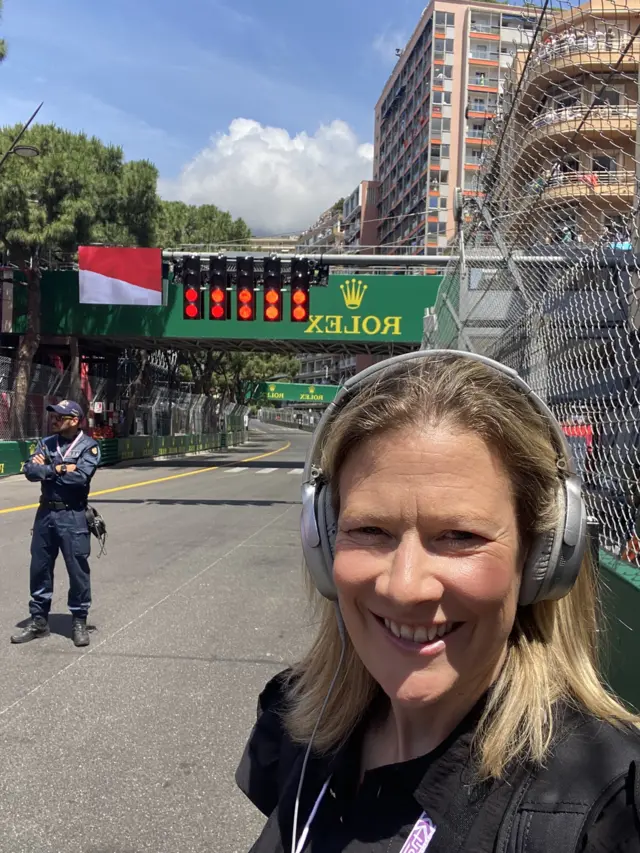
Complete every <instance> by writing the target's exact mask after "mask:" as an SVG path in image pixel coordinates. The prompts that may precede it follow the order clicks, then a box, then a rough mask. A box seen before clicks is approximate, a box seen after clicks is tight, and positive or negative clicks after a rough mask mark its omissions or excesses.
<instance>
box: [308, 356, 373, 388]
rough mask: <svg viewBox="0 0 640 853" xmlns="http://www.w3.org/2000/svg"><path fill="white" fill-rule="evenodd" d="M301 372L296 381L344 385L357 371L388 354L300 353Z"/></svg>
mask: <svg viewBox="0 0 640 853" xmlns="http://www.w3.org/2000/svg"><path fill="white" fill-rule="evenodd" d="M297 358H298V359H299V361H300V372H299V373H298V377H297V379H296V382H303V383H305V384H307V383H308V384H309V385H311V384H313V385H342V384H343V383H344V382H346V381H347V379H349V378H350V377H352V376H355V374H356V373H360V371H361V370H364V369H365V367H370V366H371V365H372V364H375V363H376V362H377V361H382V360H384V359H385V358H387V356H386V355H366V354H365V353H359V354H358V355H350V354H348V353H345V354H341V355H327V354H326V353H316V354H315V355H313V354H308V353H305V354H304V355H299V356H297Z"/></svg>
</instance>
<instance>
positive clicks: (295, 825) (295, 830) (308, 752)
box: [291, 602, 346, 853]
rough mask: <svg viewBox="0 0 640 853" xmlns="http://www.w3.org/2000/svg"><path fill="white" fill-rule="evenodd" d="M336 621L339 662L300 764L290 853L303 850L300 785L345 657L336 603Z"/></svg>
mask: <svg viewBox="0 0 640 853" xmlns="http://www.w3.org/2000/svg"><path fill="white" fill-rule="evenodd" d="M336 619H337V622H338V632H339V634H340V660H339V661H338V666H337V668H336V671H335V673H334V675H333V678H332V679H331V684H330V685H329V689H328V691H327V695H326V696H325V698H324V702H323V703H322V708H320V713H319V714H318V719H317V720H316V724H315V726H314V727H313V731H312V732H311V739H310V740H309V744H308V746H307V749H306V752H305V755H304V761H303V762H302V770H301V772H300V781H299V782H298V790H297V793H296V802H295V806H294V809H293V830H292V833H291V853H302V849H303V848H301V849H300V850H298V847H297V843H298V842H300V841H301V840H302V838H303V836H304V834H305V830H303V831H302V835H301V836H300V838H296V836H297V834H298V813H299V811H300V796H301V794H302V785H303V783H304V777H305V774H306V771H307V764H308V763H309V756H310V755H311V747H312V746H313V741H314V739H315V736H316V733H317V731H318V727H319V725H320V722H321V721H322V718H323V716H324V712H325V711H326V709H327V705H328V704H329V699H330V698H331V694H332V693H333V690H334V688H335V686H336V682H337V680H338V675H340V670H341V669H342V664H343V663H344V656H345V651H346V631H345V626H344V620H343V618H342V613H341V612H340V606H339V605H338V603H337V602H336ZM328 784H329V780H328V779H327V781H326V782H325V785H324V787H323V789H322V792H321V794H320V797H319V798H318V801H317V802H316V805H315V806H314V808H313V811H312V812H311V819H310V821H309V824H308V826H309V825H310V822H311V820H313V818H314V817H315V813H316V809H317V806H318V805H319V804H320V800H321V798H322V795H323V794H324V792H325V791H326V788H327V786H328ZM308 826H307V827H306V828H307V829H308ZM305 840H306V839H305ZM303 846H304V842H303Z"/></svg>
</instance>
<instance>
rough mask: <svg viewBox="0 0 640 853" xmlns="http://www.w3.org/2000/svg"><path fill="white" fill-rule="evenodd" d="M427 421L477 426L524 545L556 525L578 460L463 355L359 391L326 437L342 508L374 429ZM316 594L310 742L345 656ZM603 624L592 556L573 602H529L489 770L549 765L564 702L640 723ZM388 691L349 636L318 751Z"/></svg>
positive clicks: (481, 752) (389, 374)
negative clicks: (619, 679)
mask: <svg viewBox="0 0 640 853" xmlns="http://www.w3.org/2000/svg"><path fill="white" fill-rule="evenodd" d="M426 424H428V425H447V426H451V427H452V428H458V429H464V430H466V431H469V432H471V433H474V434H476V435H478V436H480V437H481V438H482V439H483V440H484V441H485V442H486V444H487V446H488V447H489V448H491V449H492V450H493V452H495V453H496V454H497V455H498V458H500V459H501V460H502V464H503V465H504V467H505V470H506V471H507V473H508V475H509V477H510V480H511V482H512V487H513V493H514V498H515V502H516V512H517V517H518V523H519V528H520V531H519V532H520V539H521V544H522V547H524V548H525V549H526V548H528V547H529V545H530V544H531V541H532V539H533V538H534V537H535V536H536V535H537V534H539V533H542V532H544V531H548V530H551V529H553V528H554V527H555V526H556V524H557V520H558V512H559V508H558V506H557V501H556V493H557V488H558V482H559V477H561V476H562V470H563V469H564V468H565V467H566V466H565V462H566V460H565V459H564V458H563V457H564V451H563V450H562V449H561V448H558V447H557V446H556V439H555V438H554V437H553V434H552V431H551V428H550V426H549V424H548V422H547V420H546V418H545V417H544V416H543V415H542V414H540V413H539V412H538V410H537V409H536V408H535V407H534V406H533V404H532V403H531V402H530V401H529V400H528V399H527V398H526V396H525V395H524V394H523V393H522V391H520V390H519V389H518V388H516V387H515V386H514V385H513V383H512V382H510V380H509V379H508V378H507V377H505V376H504V375H502V374H500V373H498V372H497V371H495V370H492V369H491V368H488V367H486V366H485V365H483V364H481V363H479V362H477V361H471V360H469V359H464V358H461V357H460V356H455V355H443V356H437V357H436V356H432V357H431V358H429V359H424V360H422V359H420V360H416V361H409V362H404V363H400V364H398V365H396V366H394V367H393V368H391V369H390V370H389V371H385V373H384V374H382V375H381V376H380V378H378V379H375V380H373V381H371V382H370V383H369V384H367V385H365V386H361V387H360V388H359V389H356V390H355V392H354V394H353V395H352V396H351V398H350V399H349V401H348V403H347V404H346V405H344V406H342V407H340V408H339V409H338V411H337V413H336V415H335V416H334V418H333V420H332V423H331V424H330V426H329V428H328V429H327V430H326V431H325V433H324V435H325V437H326V439H325V443H324V446H323V448H322V457H321V467H322V470H323V473H324V475H325V476H326V477H327V478H328V481H329V483H330V484H331V487H332V493H333V496H334V500H335V504H336V506H335V508H336V511H338V510H339V500H340V496H339V491H338V485H339V483H338V477H339V473H340V470H341V468H342V466H343V465H344V462H345V460H346V459H347V458H348V456H349V454H350V453H351V451H352V450H353V449H354V448H355V447H357V446H358V445H359V444H360V443H361V442H362V441H365V440H367V439H369V438H371V437H372V436H374V435H380V434H382V433H385V432H393V431H395V430H398V429H404V428H407V427H416V428H420V427H422V426H424V425H426ZM312 597H313V600H314V603H315V605H316V608H317V610H316V612H317V614H318V617H319V628H318V633H317V636H316V638H315V641H314V643H313V645H312V647H311V649H310V651H309V653H308V654H307V655H306V656H305V657H304V658H303V659H302V660H301V661H300V662H299V663H298V664H297V665H295V666H294V667H293V670H292V677H291V679H290V682H289V687H288V700H289V701H288V710H287V713H286V725H287V728H288V730H289V732H290V734H291V736H292V737H293V738H294V739H295V740H297V741H301V742H305V741H306V742H308V740H309V738H310V736H311V733H312V730H313V728H314V726H315V724H316V722H317V719H318V715H319V712H320V708H321V707H322V704H323V702H324V700H325V697H326V694H327V691H328V688H329V684H330V682H331V679H332V678H333V676H334V674H335V672H336V669H337V668H338V662H339V659H340V651H341V639H340V634H339V632H338V626H337V621H336V616H335V610H334V606H333V604H332V603H331V602H329V601H326V600H325V599H322V598H321V597H320V596H319V594H318V593H317V592H315V591H313V592H312ZM598 623H599V618H598V612H597V598H596V583H595V573H594V569H593V566H592V563H591V558H590V557H589V555H587V556H585V559H584V561H583V563H582V566H581V569H580V573H579V576H578V580H577V582H576V584H575V586H574V587H573V589H572V590H571V592H570V593H569V594H568V595H567V596H566V597H564V598H562V599H560V600H559V601H542V602H539V603H537V604H533V605H529V606H526V607H519V608H518V611H517V614H516V620H515V624H514V626H513V630H512V632H511V636H510V638H509V644H508V650H507V657H506V661H505V664H504V667H503V669H502V671H501V674H500V675H499V677H498V679H497V681H496V683H495V684H494V686H493V690H492V691H491V692H490V697H489V701H488V703H487V706H486V708H485V710H484V712H483V714H482V717H481V720H480V722H479V724H478V727H477V730H476V734H475V738H474V746H475V751H476V754H477V758H478V770H479V772H480V774H481V775H482V776H484V777H493V778H500V777H501V776H502V775H503V773H504V771H505V768H506V766H507V765H508V764H509V763H510V762H511V761H512V760H525V761H532V762H535V763H541V762H542V761H543V760H544V758H545V755H546V754H547V751H548V749H549V746H550V743H551V739H552V736H553V709H554V705H555V704H556V703H557V702H558V701H563V702H566V703H568V704H569V705H571V706H573V707H575V708H578V709H581V710H582V711H584V712H586V713H588V714H592V715H594V716H595V717H597V718H599V719H601V720H605V721H607V722H610V723H613V724H616V725H620V724H624V723H629V724H634V725H638V724H639V723H640V718H638V717H637V716H636V715H635V714H633V713H631V712H630V711H628V710H627V709H626V708H625V707H624V706H623V705H622V704H621V702H619V701H618V700H617V698H616V697H615V696H613V695H612V694H611V693H609V692H608V691H607V689H605V687H604V686H603V684H602V682H601V679H600V676H599V661H598V652H599V648H598V646H599V637H600V636H601V635H600V634H599V631H598V628H599V624H598ZM379 692H380V688H379V686H378V685H377V683H376V682H375V681H374V679H373V677H372V676H371V675H370V673H369V672H368V670H366V669H365V667H364V665H363V663H362V661H361V660H360V658H359V656H358V654H357V653H356V650H355V648H354V647H353V644H352V643H351V641H350V639H349V637H348V636H347V638H346V649H345V658H344V661H343V665H342V668H341V671H340V674H339V676H338V679H337V683H336V685H335V687H334V690H333V693H332V695H331V697H330V699H329V702H328V705H327V708H326V710H325V713H324V714H323V718H322V720H321V721H320V724H319V726H318V730H317V733H316V736H315V740H314V745H315V747H316V748H317V749H318V750H319V751H321V752H329V751H331V750H333V749H335V748H336V747H338V746H339V745H340V744H341V743H342V742H344V740H345V739H346V738H347V737H348V736H349V734H350V733H351V732H352V731H353V729H354V727H355V726H356V725H357V724H358V722H359V721H360V720H361V719H362V718H363V716H364V715H365V714H366V712H367V710H368V709H369V707H370V705H371V703H372V701H373V699H374V698H375V697H376V695H378V694H379Z"/></svg>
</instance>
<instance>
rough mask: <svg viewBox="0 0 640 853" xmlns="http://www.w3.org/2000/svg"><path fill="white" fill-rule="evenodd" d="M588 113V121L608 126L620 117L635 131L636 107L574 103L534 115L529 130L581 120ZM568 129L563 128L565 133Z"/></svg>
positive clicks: (600, 129)
mask: <svg viewBox="0 0 640 853" xmlns="http://www.w3.org/2000/svg"><path fill="white" fill-rule="evenodd" d="M587 114H588V120H589V121H601V122H606V123H607V125H608V126H611V127H613V126H614V125H615V124H617V123H619V122H620V120H621V119H622V121H623V123H626V122H633V125H634V127H633V130H634V132H635V119H636V107H634V106H628V107H612V106H610V105H609V104H606V105H602V106H599V107H588V106H587V105H586V104H574V106H572V107H561V108H560V109H555V110H548V111H547V112H544V113H541V114H540V115H537V116H535V117H534V118H532V119H531V121H530V122H529V128H530V130H533V131H535V130H538V129H540V128H542V127H547V126H548V125H551V124H558V123H561V124H565V123H569V122H572V121H574V120H579V121H582V120H583V119H584V118H585V117H586V116H587ZM570 129H571V128H568V129H563V131H562V132H563V133H566V132H567V130H570ZM601 132H602V128H598V133H599V134H600V133H601Z"/></svg>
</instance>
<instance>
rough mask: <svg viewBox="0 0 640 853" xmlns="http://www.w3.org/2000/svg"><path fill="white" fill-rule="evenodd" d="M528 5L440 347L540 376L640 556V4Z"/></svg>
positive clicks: (535, 380) (458, 248) (442, 309)
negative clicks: (527, 35)
mask: <svg viewBox="0 0 640 853" xmlns="http://www.w3.org/2000/svg"><path fill="white" fill-rule="evenodd" d="M527 9H528V10H529V14H530V15H533V14H534V13H535V15H536V29H535V31H534V35H533V39H532V41H531V43H530V44H529V45H528V46H527V47H526V48H524V49H520V50H518V52H517V54H516V56H515V57H514V62H513V65H512V68H511V71H510V73H509V75H508V77H507V80H506V83H505V88H504V92H503V94H502V97H501V104H500V107H499V109H498V111H497V114H496V116H495V117H494V119H493V121H492V123H491V125H489V126H488V128H487V131H486V134H485V136H484V139H483V146H482V157H481V162H480V165H479V167H475V174H474V175H473V179H474V183H473V188H472V189H467V190H466V191H465V190H461V191H460V194H459V196H458V202H459V205H458V211H459V222H460V232H459V236H458V238H457V240H456V244H455V245H454V246H452V254H454V255H455V256H456V257H457V260H455V261H452V262H451V263H450V264H449V265H448V267H447V268H446V271H445V276H444V279H443V282H442V285H441V289H440V293H439V296H438V301H437V305H436V307H435V309H434V310H433V312H431V313H429V314H428V315H427V316H426V317H425V334H424V346H425V347H445V348H458V349H468V350H472V351H475V352H479V353H483V354H485V355H488V356H491V357H493V358H495V359H497V360H498V361H501V362H503V363H505V364H507V365H509V366H511V367H513V368H515V369H516V370H517V371H518V372H519V373H520V374H521V375H522V376H523V377H525V378H526V379H527V381H528V382H529V383H530V384H531V385H532V386H533V388H534V389H535V390H536V391H537V392H538V393H539V394H540V395H541V396H542V397H543V398H545V399H546V400H547V402H548V403H549V404H550V406H551V408H552V409H553V410H554V412H555V414H556V415H557V417H558V418H559V419H560V421H561V423H562V424H563V429H564V431H565V433H566V435H567V437H568V439H569V442H570V443H571V444H572V446H573V449H574V452H575V455H576V459H577V463H578V466H579V468H580V470H581V473H582V475H583V478H584V482H585V490H586V496H587V501H588V504H589V511H590V512H591V513H592V514H593V515H595V516H597V517H598V519H599V521H600V524H601V547H603V548H604V549H605V550H606V551H608V552H609V553H610V554H612V555H613V556H615V557H617V558H619V559H622V560H624V561H626V562H627V563H629V565H630V566H634V567H636V568H638V567H640V562H639V559H638V555H639V554H640V541H639V539H638V536H637V531H638V529H639V525H638V510H639V509H640V431H639V429H638V424H639V423H640V372H639V367H640V332H639V330H640V308H639V304H638V298H639V296H640V268H639V266H638V258H639V254H638V253H639V251H640V239H639V234H638V200H639V194H638V186H639V183H638V177H637V176H639V175H640V162H639V153H640V128H639V127H638V122H637V121H636V114H637V105H638V72H639V68H640V62H639V60H640V39H639V38H638V36H639V34H640V5H635V6H633V5H631V3H629V2H600V3H596V2H593V3H590V4H586V5H582V6H575V5H571V4H567V3H566V2H563V3H561V8H557V7H556V8H555V9H554V10H553V11H552V10H551V6H550V5H549V4H547V3H544V5H543V4H542V3H540V4H539V6H538V8H537V9H534V4H531V3H529V4H527ZM465 186H466V187H470V186H471V183H470V182H467V183H466V184H465Z"/></svg>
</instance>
